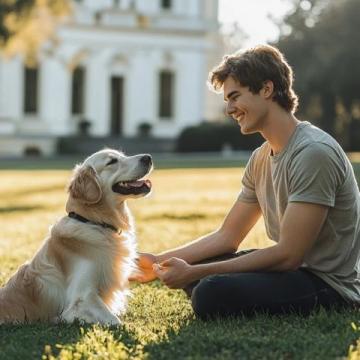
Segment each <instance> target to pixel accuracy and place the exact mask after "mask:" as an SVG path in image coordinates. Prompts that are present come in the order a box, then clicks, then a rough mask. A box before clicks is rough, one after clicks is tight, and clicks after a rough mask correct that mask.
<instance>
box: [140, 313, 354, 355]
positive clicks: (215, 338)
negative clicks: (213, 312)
mask: <svg viewBox="0 0 360 360" xmlns="http://www.w3.org/2000/svg"><path fill="white" fill-rule="evenodd" d="M358 316H359V313H358V311H356V310H350V311H349V310H348V311H341V312H326V311H320V312H319V313H314V314H313V315H311V316H310V317H308V318H304V317H301V316H297V315H289V316H267V315H264V314H262V315H258V316H256V317H254V318H251V319H249V318H244V317H238V318H228V319H218V320H212V321H207V322H204V321H201V320H193V321H190V322H189V323H188V325H187V326H185V327H183V328H181V329H180V330H179V331H177V332H176V331H171V332H169V333H168V336H167V340H166V341H163V342H161V343H152V344H149V345H147V346H145V348H144V351H145V352H146V353H147V355H148V359H149V360H151V359H154V360H155V359H156V360H161V359H164V360H165V359H170V358H171V359H173V360H176V359H179V360H180V359H214V360H227V359H229V360H230V359H231V360H232V359H274V360H275V359H276V360H278V359H286V360H290V359H305V358H306V359H330V358H331V359H335V358H343V357H344V356H346V355H347V353H348V349H349V346H350V345H351V344H354V343H355V341H356V339H357V337H358V334H357V333H356V332H354V331H353V329H352V328H351V322H352V321H355V319H356V318H357V317H358Z"/></svg>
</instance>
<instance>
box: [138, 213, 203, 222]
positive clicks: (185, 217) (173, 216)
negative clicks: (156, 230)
mask: <svg viewBox="0 0 360 360" xmlns="http://www.w3.org/2000/svg"><path fill="white" fill-rule="evenodd" d="M208 217H209V216H208V215H206V214H200V213H192V214H165V213H162V214H156V215H151V216H145V217H144V220H165V219H167V220H197V219H206V218H208Z"/></svg>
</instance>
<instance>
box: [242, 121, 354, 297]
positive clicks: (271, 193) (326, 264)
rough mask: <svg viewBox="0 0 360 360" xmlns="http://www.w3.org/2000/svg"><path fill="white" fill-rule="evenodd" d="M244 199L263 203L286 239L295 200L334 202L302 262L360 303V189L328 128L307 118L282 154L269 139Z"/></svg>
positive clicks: (273, 228)
mask: <svg viewBox="0 0 360 360" xmlns="http://www.w3.org/2000/svg"><path fill="white" fill-rule="evenodd" d="M242 184H243V187H242V190H241V192H240V195H239V201H244V202H258V203H259V205H260V207H261V210H262V214H263V216H264V220H265V226H266V232H267V235H268V236H269V238H270V239H272V240H274V241H276V242H278V241H279V240H280V239H279V237H280V224H281V220H282V217H283V215H284V213H285V210H286V206H287V204H288V203H289V202H307V203H313V204H321V205H325V206H328V207H329V212H328V215H327V218H326V220H325V223H324V225H323V227H322V229H321V231H320V234H319V237H318V239H317V240H316V242H315V244H314V245H313V247H312V248H311V250H310V251H309V252H308V253H307V254H306V256H305V258H304V263H303V265H302V266H304V267H306V268H307V269H308V270H310V271H312V272H313V273H314V274H316V275H317V276H319V277H320V278H322V279H323V280H324V281H325V282H327V283H328V284H329V285H330V286H332V287H333V288H334V289H335V290H337V291H338V292H339V293H340V294H341V295H342V296H343V297H344V298H346V299H348V300H351V301H354V302H358V303H360V194H359V188H358V185H357V183H356V179H355V175H354V171H353V168H352V166H351V163H350V161H349V160H348V158H347V156H346V154H345V153H344V151H343V150H342V148H341V147H340V145H339V144H338V143H337V142H336V141H335V140H334V139H333V138H332V137H331V136H330V135H329V134H327V133H325V132H324V131H322V130H320V129H319V128H317V127H315V126H313V125H311V124H310V123H309V122H301V123H300V124H299V125H298V126H297V127H296V130H295V131H294V133H293V135H292V136H291V138H290V140H289V142H288V144H287V145H286V147H285V148H284V149H283V150H282V151H281V153H279V154H276V155H274V156H272V155H271V148H270V145H269V144H268V142H265V143H264V144H263V145H262V146H261V147H259V148H258V149H256V150H255V151H254V152H253V154H252V156H251V158H250V160H249V162H248V164H247V166H246V169H245V174H244V176H243V179H242Z"/></svg>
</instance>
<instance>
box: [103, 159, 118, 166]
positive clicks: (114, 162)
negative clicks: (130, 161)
mask: <svg viewBox="0 0 360 360" xmlns="http://www.w3.org/2000/svg"><path fill="white" fill-rule="evenodd" d="M117 162H118V159H116V158H112V159H111V160H110V161H109V162H108V163H107V164H106V166H108V165H112V164H116V163H117Z"/></svg>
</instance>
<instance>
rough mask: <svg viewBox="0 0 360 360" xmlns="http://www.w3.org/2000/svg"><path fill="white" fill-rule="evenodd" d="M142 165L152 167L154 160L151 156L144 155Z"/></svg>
mask: <svg viewBox="0 0 360 360" xmlns="http://www.w3.org/2000/svg"><path fill="white" fill-rule="evenodd" d="M140 161H141V163H142V164H143V165H145V166H151V165H152V158H151V156H150V155H144V156H142V157H141V159H140Z"/></svg>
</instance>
